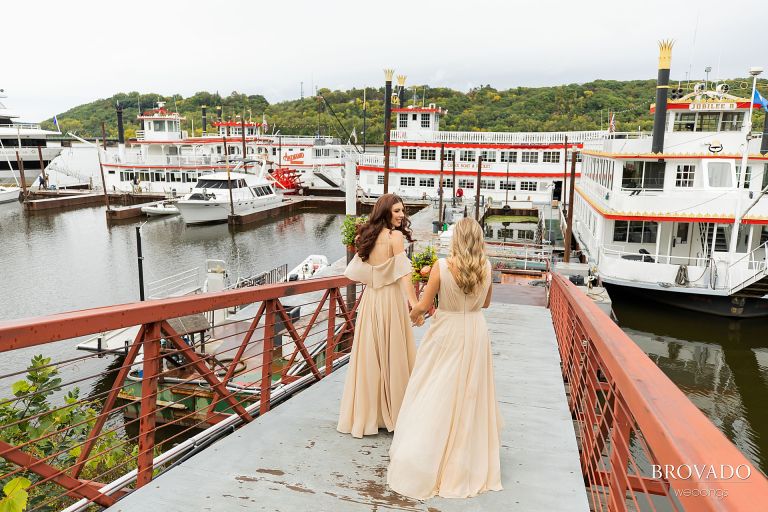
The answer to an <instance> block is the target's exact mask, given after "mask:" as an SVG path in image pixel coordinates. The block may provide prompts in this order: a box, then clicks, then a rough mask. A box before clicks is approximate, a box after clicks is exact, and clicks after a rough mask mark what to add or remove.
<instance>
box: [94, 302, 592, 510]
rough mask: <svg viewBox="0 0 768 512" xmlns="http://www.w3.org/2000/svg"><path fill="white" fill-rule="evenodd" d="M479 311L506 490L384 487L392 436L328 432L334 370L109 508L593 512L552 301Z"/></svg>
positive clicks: (335, 388) (334, 403) (336, 394)
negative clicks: (414, 491) (426, 491)
mask: <svg viewBox="0 0 768 512" xmlns="http://www.w3.org/2000/svg"><path fill="white" fill-rule="evenodd" d="M486 317H487V319H488V324H489V329H490V331H491V340H492V346H493V355H494V360H493V364H494V370H495V377H496V385H497V394H498V395H497V399H498V401H499V408H500V410H501V413H502V416H503V419H504V423H505V425H504V429H503V431H502V437H501V443H502V452H501V464H502V468H501V477H502V484H503V486H504V490H503V491H499V492H487V493H484V494H481V495H480V496H477V497H475V498H470V499H462V500H449V499H443V498H433V499H430V500H427V501H424V502H421V501H416V500H412V499H409V498H406V497H403V496H400V495H398V494H396V493H394V492H393V491H391V490H389V489H388V488H387V486H386V469H387V463H388V449H389V445H390V443H391V441H392V434H388V433H386V432H385V431H383V430H382V431H380V433H379V435H377V436H369V437H365V438H363V439H354V438H352V437H351V436H349V435H343V434H340V433H338V432H337V431H336V421H337V419H338V411H339V402H340V399H341V393H342V388H343V384H344V377H345V375H346V368H342V369H340V370H338V371H336V372H334V373H332V374H331V375H330V376H329V377H328V378H326V379H323V380H322V381H320V382H319V383H317V384H315V385H314V386H312V387H310V388H309V389H307V390H306V391H303V392H302V393H300V394H299V395H297V396H295V397H293V398H291V399H290V400H288V401H287V402H286V403H284V404H282V405H280V406H278V407H276V408H275V409H273V410H271V411H270V412H269V413H268V414H265V415H264V416H263V417H260V418H257V419H256V420H254V421H253V422H252V423H250V424H248V425H245V426H244V427H242V428H241V429H240V430H238V431H237V432H235V433H233V434H232V435H230V436H228V437H226V438H224V439H223V440H221V441H219V442H218V443H216V444H214V445H213V446H211V447H209V448H207V449H205V450H203V451H202V452H200V453H199V454H197V455H195V456H194V457H191V458H190V459H188V460H186V461H184V462H182V463H181V464H180V465H178V466H177V467H175V468H173V469H171V470H169V471H168V472H166V473H165V474H163V475H160V476H159V477H157V478H156V479H154V480H152V482H151V483H150V484H148V485H146V486H144V487H142V488H140V489H138V490H136V491H134V492H133V493H131V494H129V495H127V496H126V497H125V498H123V499H122V500H121V501H119V502H118V503H117V504H116V505H114V506H113V507H111V508H110V509H109V510H111V511H125V512H127V511H136V510H162V511H163V512H182V511H183V512H188V511H190V510H201V511H217V512H218V511H221V512H223V511H233V510H281V511H282V510H284V511H298V510H312V511H326V510H327V511H333V512H343V511H359V510H381V511H384V510H405V511H438V510H439V511H441V512H451V511H491V510H499V511H501V510H503V511H526V512H529V511H534V510H541V511H544V510H546V511H548V512H556V511H564V512H565V511H567V512H579V511H587V510H589V506H588V503H587V495H586V490H585V487H584V480H583V477H582V473H581V468H580V466H579V454H578V449H577V445H576V436H575V434H574V428H573V423H572V420H571V414H570V412H569V411H568V405H567V401H566V396H565V388H564V385H563V377H562V374H561V371H560V357H559V353H558V349H557V342H556V339H555V333H554V330H553V328H552V320H551V317H550V312H549V310H548V309H546V308H544V307H541V306H532V305H517V304H503V303H494V304H492V306H491V308H489V309H488V310H487V312H486ZM426 325H428V324H426ZM426 325H425V326H424V327H421V328H419V329H417V332H416V339H417V341H418V340H420V339H421V337H422V336H423V334H424V332H425V330H426Z"/></svg>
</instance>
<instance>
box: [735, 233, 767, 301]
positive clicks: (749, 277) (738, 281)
mask: <svg viewBox="0 0 768 512" xmlns="http://www.w3.org/2000/svg"><path fill="white" fill-rule="evenodd" d="M764 277H768V242H765V243H763V244H761V245H760V246H758V247H757V249H754V250H753V251H750V252H748V253H747V254H745V255H744V256H742V257H741V258H739V259H737V260H736V261H734V262H733V263H732V264H730V265H729V266H728V283H729V286H730V288H729V291H728V293H729V295H733V294H734V293H737V292H739V291H741V290H743V289H744V288H747V287H748V286H750V285H752V284H754V283H756V282H758V281H760V280H761V279H763V278H764Z"/></svg>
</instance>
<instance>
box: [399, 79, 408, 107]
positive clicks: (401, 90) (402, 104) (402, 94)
mask: <svg viewBox="0 0 768 512" xmlns="http://www.w3.org/2000/svg"><path fill="white" fill-rule="evenodd" d="M405 78H406V77H405V75H397V86H398V92H397V99H398V101H399V102H400V108H405Z"/></svg>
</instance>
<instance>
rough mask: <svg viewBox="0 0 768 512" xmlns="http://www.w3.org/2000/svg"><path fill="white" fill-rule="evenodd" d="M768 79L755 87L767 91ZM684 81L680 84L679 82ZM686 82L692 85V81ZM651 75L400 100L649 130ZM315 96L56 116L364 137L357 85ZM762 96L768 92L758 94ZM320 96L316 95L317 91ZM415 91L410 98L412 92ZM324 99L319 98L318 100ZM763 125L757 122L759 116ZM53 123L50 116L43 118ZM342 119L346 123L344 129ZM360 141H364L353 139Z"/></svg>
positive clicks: (550, 121) (378, 119)
mask: <svg viewBox="0 0 768 512" xmlns="http://www.w3.org/2000/svg"><path fill="white" fill-rule="evenodd" d="M728 83H729V84H730V85H731V87H732V92H733V93H734V94H736V95H738V96H741V97H748V96H749V94H750V92H751V91H750V90H749V87H748V85H749V84H748V83H747V79H737V80H731V81H728ZM766 84H768V81H765V80H762V81H761V83H760V85H759V87H758V88H760V89H761V90H763V91H765V90H766ZM683 87H685V84H683ZM690 87H692V84H691V86H690ZM655 91H656V82H655V80H632V81H615V80H595V81H593V82H589V83H585V84H569V85H561V86H552V87H517V88H514V89H507V90H497V89H495V88H493V87H492V86H490V85H484V86H481V87H478V88H474V89H471V90H470V91H469V92H466V93H464V92H460V91H456V90H452V89H448V88H443V87H438V88H430V87H429V86H417V87H414V88H409V89H408V91H407V95H406V104H408V105H410V104H411V103H413V102H414V101H415V102H416V103H417V104H421V103H422V98H424V101H425V103H435V104H437V105H438V106H440V107H442V108H444V109H447V110H448V115H446V116H444V117H443V120H442V123H441V129H443V130H459V131H561V130H596V129H600V128H601V127H602V128H607V125H608V113H609V112H616V113H617V114H616V123H617V126H616V129H617V130H618V131H634V130H638V129H641V130H650V129H651V128H652V126H653V116H652V115H651V114H650V112H649V107H650V104H651V103H653V102H654V100H655ZM318 93H319V96H318V97H314V96H312V97H306V98H304V99H301V100H291V101H283V102H280V103H275V104H272V105H270V104H269V103H268V102H267V100H266V99H265V98H264V97H263V96H261V95H246V94H242V93H238V92H232V93H231V94H229V95H228V96H220V95H219V94H218V93H213V94H212V93H209V92H198V93H196V94H194V95H193V96H189V97H187V98H184V97H182V96H181V95H178V94H176V95H173V96H161V95H159V94H151V93H141V94H140V93H138V92H131V93H118V94H115V95H114V96H112V97H111V98H105V99H99V100H96V101H94V102H91V103H86V104H84V105H79V106H77V107H75V108H72V109H70V110H68V111H66V112H63V113H61V114H58V115H57V119H58V121H59V124H60V126H61V129H62V131H63V132H64V133H66V132H73V133H76V134H77V135H79V136H85V137H100V136H101V123H102V122H105V125H106V130H107V136H108V137H109V138H115V137H116V136H117V125H116V117H115V105H116V103H117V102H118V101H119V102H120V103H121V104H122V105H123V109H124V120H125V126H126V137H128V138H131V137H134V136H135V132H136V130H137V129H139V127H138V121H137V120H136V116H137V114H138V113H139V109H141V110H142V111H145V110H148V109H150V108H153V107H155V105H156V103H157V102H158V101H165V102H166V108H169V109H170V110H174V111H177V112H180V113H181V114H182V115H184V116H185V117H186V118H187V120H186V122H185V126H184V129H186V130H188V131H190V132H191V130H192V126H193V125H194V130H195V132H196V133H197V134H199V133H200V132H201V128H202V122H201V106H202V105H207V106H208V120H209V123H210V121H212V120H213V119H214V116H215V114H216V106H221V107H222V111H223V117H224V118H225V119H238V120H239V118H236V116H238V115H243V113H244V115H245V118H246V119H247V120H249V119H253V120H254V121H260V120H261V119H262V116H266V119H267V121H268V123H269V125H270V131H273V130H274V131H276V130H279V131H280V133H282V134H292V135H312V134H316V133H318V132H319V133H321V134H323V135H334V136H338V137H341V138H342V139H346V135H345V130H346V132H351V131H352V129H353V128H354V129H355V131H356V133H357V134H358V135H359V136H360V137H362V128H363V90H362V89H351V90H347V91H330V90H328V89H320V90H319V91H318ZM763 95H764V96H768V93H765V92H764V93H763ZM320 96H322V98H321V97H320ZM414 96H415V98H414ZM366 97H367V105H368V109H367V127H368V136H367V141H368V142H369V143H381V142H382V141H383V134H384V128H383V123H384V115H383V112H384V103H383V99H384V88H383V87H382V88H379V89H374V88H368V89H366ZM323 98H324V99H323ZM755 122H756V127H757V126H762V114H758V116H756V117H755ZM758 122H759V123H761V124H757V123H758ZM43 125H44V126H46V127H47V128H52V127H53V123H52V121H51V120H47V121H45V122H44V123H43ZM342 125H343V126H344V128H343V129H342ZM359 142H362V141H361V140H359Z"/></svg>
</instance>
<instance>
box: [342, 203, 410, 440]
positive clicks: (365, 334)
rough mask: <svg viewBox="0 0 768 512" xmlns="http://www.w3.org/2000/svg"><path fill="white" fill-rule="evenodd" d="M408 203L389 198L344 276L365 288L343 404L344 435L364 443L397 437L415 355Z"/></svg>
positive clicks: (362, 232)
mask: <svg viewBox="0 0 768 512" xmlns="http://www.w3.org/2000/svg"><path fill="white" fill-rule="evenodd" d="M409 225H410V221H409V220H408V216H407V215H406V214H405V207H404V205H403V200H402V199H400V198H399V197H398V196H396V195H395V194H384V195H383V196H381V197H380V198H379V200H378V201H376V204H375V205H374V207H373V211H372V212H371V215H370V216H369V217H368V221H367V222H366V223H365V224H363V225H362V226H360V227H359V228H358V230H357V237H356V238H355V247H356V249H357V251H356V254H355V257H354V258H353V259H352V261H351V262H350V263H349V265H348V266H347V270H346V271H345V272H344V275H345V276H347V277H348V278H350V279H352V280H353V281H359V282H361V283H364V284H365V285H366V288H365V292H364V293H363V297H362V299H360V305H359V306H358V309H357V321H356V322H355V336H354V339H353V342H352V355H351V356H350V360H349V369H348V370H347V377H346V381H345V383H344V394H343V395H342V398H341V411H340V413H339V424H338V426H337V427H336V428H337V430H338V431H339V432H342V433H345V434H352V436H353V437H363V436H368V435H372V434H376V433H378V431H379V429H380V428H386V429H387V430H388V431H390V432H392V430H394V428H395V423H396V421H397V415H398V412H399V411H400V404H401V403H402V401H403V395H405V388H406V386H407V385H408V377H409V376H410V375H411V370H412V369H413V362H414V359H415V354H416V349H415V347H414V344H413V330H412V328H411V322H410V319H409V318H408V304H407V302H406V299H407V301H408V302H410V304H411V306H414V305H415V304H416V291H415V290H414V288H413V285H412V284H411V274H412V273H413V267H412V266H411V260H409V259H408V257H407V256H406V255H405V240H408V241H409V242H410V241H412V240H411V231H410V230H409V229H408V227H409Z"/></svg>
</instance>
